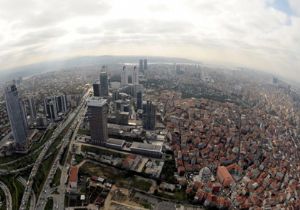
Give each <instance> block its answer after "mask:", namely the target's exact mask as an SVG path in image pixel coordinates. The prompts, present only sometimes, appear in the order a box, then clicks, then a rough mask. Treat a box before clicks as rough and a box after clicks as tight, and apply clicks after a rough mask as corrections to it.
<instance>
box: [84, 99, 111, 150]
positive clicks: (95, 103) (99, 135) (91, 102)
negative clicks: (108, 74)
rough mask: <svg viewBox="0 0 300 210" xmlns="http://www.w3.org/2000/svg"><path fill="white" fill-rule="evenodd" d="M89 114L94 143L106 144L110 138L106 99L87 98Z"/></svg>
mask: <svg viewBox="0 0 300 210" xmlns="http://www.w3.org/2000/svg"><path fill="white" fill-rule="evenodd" d="M87 106H88V110H87V115H88V120H89V124H90V132H91V140H92V143H93V144H96V145H104V144H105V143H106V140H107V139H108V132H107V114H108V105H107V102H106V99H101V98H99V97H92V98H89V99H88V100H87Z"/></svg>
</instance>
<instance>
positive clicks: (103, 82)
mask: <svg viewBox="0 0 300 210" xmlns="http://www.w3.org/2000/svg"><path fill="white" fill-rule="evenodd" d="M100 96H102V97H105V96H108V76H107V72H101V73H100Z"/></svg>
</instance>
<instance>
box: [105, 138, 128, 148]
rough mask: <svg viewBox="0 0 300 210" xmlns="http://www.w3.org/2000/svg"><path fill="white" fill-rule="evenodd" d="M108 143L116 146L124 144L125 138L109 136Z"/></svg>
mask: <svg viewBox="0 0 300 210" xmlns="http://www.w3.org/2000/svg"><path fill="white" fill-rule="evenodd" d="M106 144H110V145H116V146H123V145H124V144H125V140H121V139H112V138H109V139H108V140H107V141H106Z"/></svg>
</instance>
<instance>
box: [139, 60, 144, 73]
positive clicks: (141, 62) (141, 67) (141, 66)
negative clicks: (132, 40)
mask: <svg viewBox="0 0 300 210" xmlns="http://www.w3.org/2000/svg"><path fill="white" fill-rule="evenodd" d="M143 62H144V61H143V59H140V60H139V72H144V63H143Z"/></svg>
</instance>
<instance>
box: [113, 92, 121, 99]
mask: <svg viewBox="0 0 300 210" xmlns="http://www.w3.org/2000/svg"><path fill="white" fill-rule="evenodd" d="M119 99H120V92H119V91H118V90H115V91H114V92H113V93H112V100H113V101H116V100H119Z"/></svg>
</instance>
